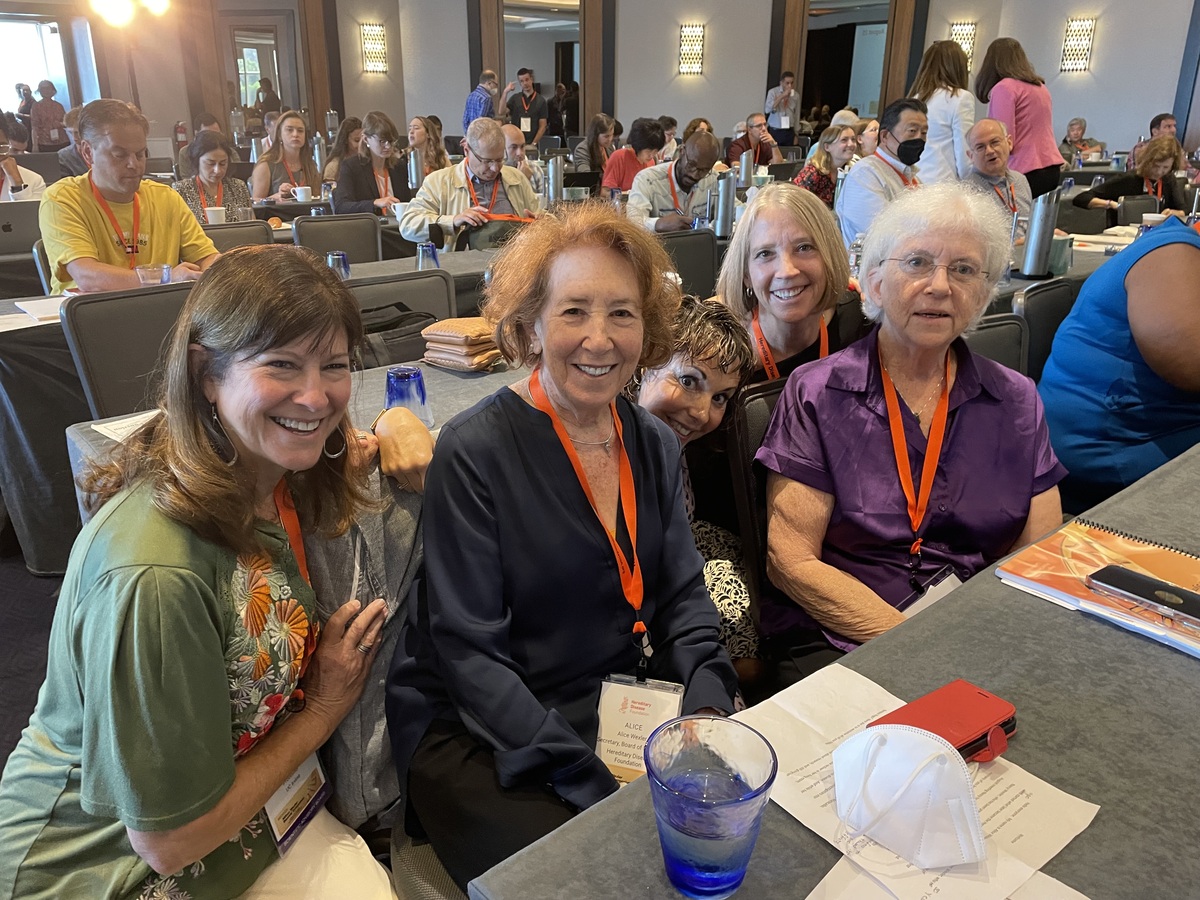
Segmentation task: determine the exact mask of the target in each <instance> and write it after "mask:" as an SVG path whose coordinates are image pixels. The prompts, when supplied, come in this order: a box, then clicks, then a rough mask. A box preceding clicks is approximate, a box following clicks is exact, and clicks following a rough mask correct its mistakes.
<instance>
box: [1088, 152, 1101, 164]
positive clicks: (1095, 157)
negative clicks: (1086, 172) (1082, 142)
mask: <svg viewBox="0 0 1200 900" xmlns="http://www.w3.org/2000/svg"><path fill="white" fill-rule="evenodd" d="M1101 157H1102V155H1101V153H1100V151H1099V150H1093V151H1092V152H1091V153H1089V154H1088V155H1087V158H1088V162H1096V161H1097V160H1099V159H1101Z"/></svg>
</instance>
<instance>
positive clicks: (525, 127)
mask: <svg viewBox="0 0 1200 900" xmlns="http://www.w3.org/2000/svg"><path fill="white" fill-rule="evenodd" d="M521 130H522V131H533V122H532V121H531V120H530V118H529V116H522V117H521Z"/></svg>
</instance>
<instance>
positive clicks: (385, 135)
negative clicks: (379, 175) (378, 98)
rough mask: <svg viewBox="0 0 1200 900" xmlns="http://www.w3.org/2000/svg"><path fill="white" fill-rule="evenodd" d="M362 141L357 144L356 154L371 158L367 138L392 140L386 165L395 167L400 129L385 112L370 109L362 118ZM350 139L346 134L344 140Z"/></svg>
mask: <svg viewBox="0 0 1200 900" xmlns="http://www.w3.org/2000/svg"><path fill="white" fill-rule="evenodd" d="M362 130H363V133H362V141H361V142H359V145H358V155H359V156H361V157H362V158H363V159H370V158H371V148H370V147H369V146H368V145H367V138H369V137H372V136H374V137H377V138H380V139H381V140H385V141H391V142H392V153H391V155H390V156H389V157H388V158H387V163H386V165H387V167H388V168H389V169H391V168H395V166H396V163H398V162H399V161H400V153H399V142H400V131H399V129H397V128H396V123H395V122H393V121H392V120H391V117H390V116H388V114H387V113H382V112H380V111H379V110H377V109H373V110H371V111H370V112H369V113H367V114H366V115H365V116H363V120H362ZM349 139H350V135H349V134H347V135H346V140H347V141H348V140H349Z"/></svg>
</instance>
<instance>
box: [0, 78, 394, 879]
mask: <svg viewBox="0 0 1200 900" xmlns="http://www.w3.org/2000/svg"><path fill="white" fill-rule="evenodd" d="M96 102H101V103H116V102H117V101H113V100H107V101H96ZM92 105H93V104H89V106H88V107H87V108H85V110H84V119H85V120H86V119H87V117H88V110H89V109H90V108H91V107H92ZM83 131H84V140H85V141H90V140H91V139H90V138H89V137H88V136H87V135H88V134H89V131H88V127H87V125H86V124H84V125H83ZM362 336H363V335H362V324H361V320H360V316H359V308H358V303H357V302H356V301H355V299H354V297H353V296H352V295H351V294H350V293H349V291H348V290H347V289H346V288H345V287H344V286H343V285H342V283H341V282H340V281H339V280H338V278H337V276H336V275H334V274H333V273H331V272H330V271H329V270H328V269H327V268H326V267H325V265H324V264H323V262H322V260H321V259H320V258H318V257H317V256H316V255H315V254H311V253H309V252H308V251H301V250H296V249H293V248H276V247H254V248H244V249H241V250H238V251H235V252H234V253H232V254H230V255H229V257H227V258H226V259H223V260H221V261H220V262H218V263H217V264H216V265H215V266H214V267H213V269H212V271H211V272H210V273H208V275H207V277H206V278H204V279H203V281H202V282H201V283H200V284H199V285H198V286H197V287H196V289H195V290H193V291H192V293H191V294H190V296H189V297H188V301H187V303H186V305H185V307H184V309H183V312H182V314H181V317H180V321H179V323H178V324H177V325H176V328H175V330H174V331H173V332H172V334H171V336H170V338H169V339H168V340H169V344H168V348H167V350H166V359H165V377H164V381H163V384H162V385H161V387H160V388H159V392H158V397H157V400H158V405H159V409H160V410H161V411H162V414H161V415H159V416H157V417H156V418H154V419H152V420H151V421H150V422H148V423H147V424H146V425H144V426H143V427H142V428H141V429H140V430H139V431H138V432H136V433H135V434H134V435H133V436H131V437H130V438H129V439H128V440H127V441H126V442H125V443H124V444H122V445H120V446H119V447H117V448H116V449H115V450H114V451H113V457H112V458H111V460H109V461H105V462H98V463H96V464H94V465H93V466H92V467H91V468H90V469H89V470H88V471H87V472H86V473H85V475H84V481H83V484H84V487H85V490H87V491H88V492H89V495H90V497H91V499H92V505H93V506H94V507H98V511H97V513H96V515H95V517H94V518H93V519H92V520H91V521H90V522H89V523H88V525H87V526H85V528H84V529H83V532H82V533H81V534H80V536H79V538H78V540H77V542H76V546H75V552H74V553H73V554H72V557H71V562H70V564H69V566H68V569H67V574H66V579H65V581H64V583H63V588H62V595H61V596H60V598H59V600H58V609H57V613H56V616H55V624H54V627H53V629H52V633H51V639H50V642H51V644H50V646H51V649H50V657H49V659H50V661H49V667H48V671H47V673H46V682H45V684H44V685H43V686H42V690H41V694H40V695H39V698H38V705H37V708H36V709H35V710H34V713H33V716H32V719H31V721H30V725H29V727H28V728H27V729H26V730H25V731H24V733H23V735H22V738H21V742H20V743H19V744H18V746H17V748H16V749H15V750H14V751H13V754H12V756H10V757H9V759H8V764H7V766H6V768H5V771H4V778H3V782H2V783H0V882H2V883H3V884H5V885H6V886H7V887H8V888H10V889H12V890H13V892H14V893H15V895H17V896H20V897H25V898H39V897H44V898H51V897H54V898H59V897H133V896H141V897H167V896H189V897H193V896H194V897H198V896H220V897H251V898H252V897H264V896H272V897H274V896H323V897H333V896H349V897H371V898H380V900H383V898H391V897H393V894H392V892H391V886H390V883H389V878H388V874H387V872H386V871H385V870H384V869H383V868H382V867H381V866H380V865H379V864H378V863H377V862H376V861H375V860H374V859H373V857H372V856H371V853H370V851H369V850H368V848H367V846H366V844H365V843H364V842H363V841H362V840H361V839H360V838H359V837H358V836H357V835H356V834H355V833H354V832H353V831H351V830H350V829H349V828H347V827H346V826H345V825H343V824H341V823H340V822H338V821H337V820H336V819H334V818H333V816H332V815H331V814H330V813H329V812H327V811H324V810H321V811H318V812H317V813H316V816H315V818H314V819H313V820H312V821H311V822H309V824H308V825H307V826H305V828H304V830H303V831H302V832H301V834H300V836H299V838H298V839H297V842H296V844H295V845H293V846H292V848H291V852H290V853H289V854H288V855H287V856H284V857H282V858H281V856H280V854H279V851H278V850H277V849H276V844H275V841H274V839H273V837H272V832H271V829H270V827H268V824H267V822H266V821H265V816H264V815H263V813H262V810H263V806H264V804H265V803H266V802H267V801H268V800H269V799H270V798H271V797H272V795H274V794H275V793H276V791H277V790H278V789H279V788H280V787H281V786H282V785H283V784H284V782H285V781H287V780H288V779H289V778H291V777H292V776H293V774H295V773H296V771H297V769H298V767H300V766H301V765H302V764H303V763H304V761H305V760H306V759H307V758H308V757H309V756H310V755H312V754H313V753H315V752H316V751H317V749H318V748H320V747H321V746H322V745H323V744H325V743H326V741H327V740H328V739H329V738H330V736H331V735H332V734H333V733H334V731H335V729H336V728H337V726H338V723H339V722H341V721H342V719H343V717H345V716H346V714H347V713H348V712H349V711H350V710H351V709H352V708H353V707H354V705H355V703H356V701H357V700H358V697H359V694H360V693H361V692H362V690H363V684H364V680H365V679H366V677H367V674H368V672H369V670H370V668H371V665H372V662H373V660H374V657H375V654H376V653H377V650H376V648H375V647H374V645H375V643H376V642H377V641H378V640H379V637H380V633H381V630H382V628H383V622H384V614H385V612H386V608H387V607H386V604H385V601H383V600H374V601H373V602H371V603H369V604H368V605H367V606H366V607H365V608H362V610H361V614H358V615H355V614H356V613H359V610H360V604H359V603H357V602H348V603H346V604H344V605H342V606H341V607H340V608H339V609H338V610H337V612H335V613H334V614H333V615H332V616H331V617H330V619H329V620H328V621H327V622H321V621H320V620H319V618H318V616H317V610H316V598H315V597H314V594H313V591H312V589H311V588H310V587H309V584H308V573H307V567H306V565H305V555H304V553H303V552H301V551H300V547H301V536H302V533H303V532H305V531H306V532H308V533H309V534H310V535H311V534H329V535H335V534H338V533H341V532H344V531H345V530H346V528H347V527H348V526H349V525H350V523H351V520H352V517H353V516H354V514H355V511H356V510H357V509H358V508H360V507H361V506H362V505H365V504H367V503H369V502H370V500H369V499H368V495H367V492H366V490H365V485H364V484H363V480H362V477H361V475H360V474H359V473H357V472H356V471H355V470H354V468H353V465H354V460H356V459H357V457H356V456H355V455H354V454H352V453H347V442H350V441H353V440H354V438H353V437H352V432H351V430H350V421H349V417H348V416H347V414H346V407H347V404H348V403H349V400H350V390H351V377H350V367H351V361H352V360H353V358H354V354H355V352H356V348H357V346H358V345H359V343H361V341H362ZM81 835H82V836H86V839H81ZM313 857H321V858H322V865H320V866H316V865H312V864H311V860H312V858H313Z"/></svg>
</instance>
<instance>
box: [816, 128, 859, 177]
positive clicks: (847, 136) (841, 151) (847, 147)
mask: <svg viewBox="0 0 1200 900" xmlns="http://www.w3.org/2000/svg"><path fill="white" fill-rule="evenodd" d="M823 146H824V147H825V152H826V153H828V154H829V158H830V159H832V160H833V167H834V168H835V169H840V168H841V167H842V166H844V165H845V164H846V163H848V162H850V159H851V158H852V157H853V156H854V154H855V153H856V152H857V151H858V141H857V140H856V139H855V137H854V129H853V128H850V127H846V128H843V129H842V131H841V134H839V135H838V136H837V137H835V138H834V139H833V140H832V141H828V142H826V143H825V144H824V145H823Z"/></svg>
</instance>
